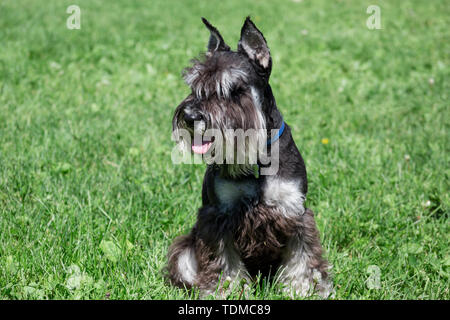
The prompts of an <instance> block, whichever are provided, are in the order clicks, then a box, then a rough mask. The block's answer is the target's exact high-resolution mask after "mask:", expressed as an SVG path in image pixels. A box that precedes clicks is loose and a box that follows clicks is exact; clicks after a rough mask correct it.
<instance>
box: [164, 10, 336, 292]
mask: <svg viewBox="0 0 450 320" xmlns="http://www.w3.org/2000/svg"><path fill="white" fill-rule="evenodd" d="M202 20H203V23H204V24H205V25H206V27H207V28H208V30H209V31H210V38H209V42H208V45H207V52H206V54H205V55H204V56H203V57H201V58H199V59H196V60H193V65H192V66H191V67H189V68H186V69H185V71H184V79H185V81H186V83H187V84H188V85H189V86H190V88H191V90H192V92H191V94H189V95H188V96H187V98H186V99H185V100H184V101H183V102H181V104H180V105H179V106H178V107H177V108H176V110H175V114H174V117H173V130H174V132H177V131H179V130H181V129H184V130H187V131H188V132H189V133H190V137H189V138H191V141H192V140H194V142H192V143H191V141H189V154H190V155H191V153H192V152H193V153H192V154H206V153H207V152H209V151H210V150H211V149H212V146H213V145H214V144H215V143H216V140H214V139H211V138H208V137H206V135H205V136H204V137H202V138H201V139H200V141H198V139H196V138H195V137H194V135H196V134H200V135H202V134H203V133H204V132H205V130H206V129H216V130H218V131H220V132H222V133H223V137H224V140H227V139H228V140H229V139H234V137H233V136H231V135H230V134H228V133H226V132H227V131H228V130H229V129H234V130H237V129H243V130H248V129H255V130H259V131H261V130H262V131H263V132H264V136H265V137H269V135H268V134H267V133H269V132H272V133H273V132H274V131H273V130H275V132H277V134H271V135H270V137H271V138H266V140H265V143H264V145H265V146H266V148H267V152H268V153H274V150H275V149H276V150H277V154H278V157H277V159H276V162H277V169H278V170H276V172H272V173H271V174H265V175H262V174H258V172H261V170H262V169H266V168H267V167H268V166H270V165H271V163H267V161H266V162H265V163H263V162H261V161H260V159H257V161H256V163H254V164H252V163H249V162H248V161H244V163H235V162H230V161H228V160H229V159H228V158H227V159H225V160H224V161H223V162H220V161H216V162H215V163H209V164H208V165H207V169H206V174H205V176H204V180H203V189H202V203H203V205H202V207H201V208H200V209H199V210H198V216H197V222H196V223H195V225H194V227H193V228H192V230H191V232H190V233H189V234H188V235H183V236H179V237H178V238H176V239H175V241H174V242H173V243H172V245H171V246H170V248H169V253H168V267H167V270H168V278H169V280H170V282H171V283H172V284H173V285H176V286H179V287H181V288H198V289H200V292H201V294H203V295H207V294H211V293H213V292H215V290H218V289H219V290H222V291H221V292H224V290H225V291H226V290H227V289H228V288H229V285H230V283H231V284H237V283H241V280H242V279H245V280H246V281H251V280H255V278H256V277H257V276H258V274H260V275H262V276H269V277H270V276H272V277H274V278H276V281H280V282H281V283H282V284H283V287H284V288H285V289H284V290H287V291H288V292H289V293H290V294H291V295H292V296H295V295H299V296H308V295H311V294H313V293H314V292H316V293H318V294H319V295H320V296H322V297H328V296H329V295H330V294H331V293H332V292H333V288H332V282H331V280H330V277H329V275H328V269H329V266H328V263H327V261H326V260H325V259H324V258H323V257H322V247H321V244H320V239H319V232H318V230H317V227H316V223H315V220H314V214H313V212H312V211H311V210H310V209H307V208H305V207H304V201H305V198H306V192H307V179H306V168H305V164H304V162H303V159H302V156H301V155H300V152H299V151H298V149H297V147H296V145H295V142H294V140H293V138H292V135H291V129H290V127H289V126H288V125H287V124H285V122H284V120H283V117H282V116H281V114H280V111H279V110H278V108H277V105H276V102H275V98H274V96H273V94H272V90H271V87H270V85H269V76H270V73H271V69H272V58H271V56H270V51H269V48H268V46H267V43H266V40H265V38H264V36H263V34H262V33H261V32H260V31H259V30H258V29H257V28H256V26H255V24H254V23H253V22H252V21H251V20H250V18H249V17H247V19H246V20H245V22H244V25H243V27H242V29H241V38H240V40H239V42H238V46H237V51H232V50H230V47H229V46H228V45H227V44H226V43H225V42H224V40H223V38H222V36H221V35H220V33H219V32H218V30H217V29H216V28H215V27H213V26H212V25H211V24H210V23H209V22H208V21H207V20H206V19H204V18H202ZM178 140H179V141H178V143H184V144H186V141H184V140H185V139H178ZM216 150H217V148H216ZM233 152H239V151H236V150H234V151H233ZM271 159H272V162H273V161H274V160H273V157H272V158H271ZM216 160H217V159H216ZM247 160H248V159H247ZM255 168H256V170H255ZM227 281H228V283H227V285H226V286H225V285H224V284H225V282H227Z"/></svg>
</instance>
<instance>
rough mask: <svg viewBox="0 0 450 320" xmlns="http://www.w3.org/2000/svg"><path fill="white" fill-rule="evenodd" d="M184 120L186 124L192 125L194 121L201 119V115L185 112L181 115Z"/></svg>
mask: <svg viewBox="0 0 450 320" xmlns="http://www.w3.org/2000/svg"><path fill="white" fill-rule="evenodd" d="M183 119H184V121H185V122H186V124H187V125H188V126H191V127H193V126H194V122H195V121H201V120H202V119H203V117H202V115H201V114H199V113H194V112H193V113H185V114H184V117H183Z"/></svg>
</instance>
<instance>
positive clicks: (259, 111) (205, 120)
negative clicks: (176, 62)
mask: <svg viewBox="0 0 450 320" xmlns="http://www.w3.org/2000/svg"><path fill="white" fill-rule="evenodd" d="M202 20H203V23H204V24H205V25H206V27H207V28H208V30H209V31H210V37H209V41H208V45H207V52H206V53H205V54H204V56H203V57H202V58H200V59H195V60H193V65H192V66H191V67H188V68H186V69H185V70H184V72H183V76H184V80H185V81H186V83H187V85H188V86H189V87H190V88H191V93H190V94H189V95H188V96H187V97H186V98H185V99H184V100H183V101H182V102H181V104H180V105H179V106H178V107H177V108H176V110H175V114H174V117H173V122H172V123H173V130H174V133H177V132H178V131H179V130H180V129H184V130H187V131H188V132H189V133H190V138H191V139H190V141H189V142H188V141H185V140H186V139H183V138H181V135H177V137H178V138H176V140H177V142H178V143H179V144H181V145H184V146H183V147H184V148H188V149H189V150H190V152H194V153H198V154H206V153H208V152H210V150H211V149H214V148H212V146H214V145H215V144H216V143H218V141H215V140H214V138H215V136H211V135H209V136H207V135H205V132H206V131H208V129H212V130H217V131H219V132H220V133H221V134H222V137H223V140H224V142H223V145H224V146H225V145H226V144H227V143H228V142H230V143H231V142H232V143H233V145H234V146H235V148H236V149H235V150H234V153H235V154H236V153H239V152H240V151H242V148H241V147H240V146H239V145H238V144H234V143H235V140H236V136H235V135H233V132H236V130H239V129H240V130H243V131H244V132H248V131H249V130H250V129H251V130H256V131H255V132H263V133H264V135H265V133H266V132H265V130H266V112H267V110H266V109H267V105H268V104H270V103H271V101H268V100H269V98H268V96H271V91H270V87H269V83H268V81H269V76H270V72H271V68H272V59H271V56H270V51H269V48H268V46H267V43H266V40H265V38H264V36H263V34H262V33H261V32H260V31H259V30H258V29H257V28H256V26H255V24H254V23H253V22H252V21H251V20H250V18H249V17H247V19H246V20H245V22H244V25H243V27H242V30H241V38H240V40H239V43H238V46H237V50H236V51H233V50H231V49H230V47H229V46H228V45H227V44H226V43H225V41H224V40H223V38H222V36H221V35H220V33H219V31H218V30H217V29H216V28H215V27H213V26H212V25H211V24H210V23H209V22H208V21H207V20H206V19H204V18H203V19H202ZM268 89H269V92H270V94H267V90H268ZM196 136H197V137H196ZM198 137H200V138H198ZM230 140H233V141H230ZM189 143H190V144H189ZM183 147H182V148H183ZM216 150H217V148H216ZM244 152H245V151H244ZM237 158H238V157H236V159H237ZM216 160H217V159H216ZM229 161H230V160H229V159H225V160H224V163H226V164H232V163H229Z"/></svg>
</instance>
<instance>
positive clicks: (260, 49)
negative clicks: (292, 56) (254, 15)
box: [238, 17, 272, 72]
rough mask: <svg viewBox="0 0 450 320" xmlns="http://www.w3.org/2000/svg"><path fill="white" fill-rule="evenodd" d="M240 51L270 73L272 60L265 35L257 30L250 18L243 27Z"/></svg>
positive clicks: (239, 44) (239, 45)
mask: <svg viewBox="0 0 450 320" xmlns="http://www.w3.org/2000/svg"><path fill="white" fill-rule="evenodd" d="M238 51H239V52H243V53H245V54H246V55H247V56H248V57H249V59H250V60H252V61H254V62H256V63H257V64H258V65H259V66H260V67H262V68H263V69H264V70H265V71H269V72H270V69H271V68H272V58H271V57H270V50H269V47H268V46H267V42H266V39H265V38H264V36H263V34H262V33H261V31H259V30H258V28H256V26H255V24H254V23H253V21H252V20H250V17H247V19H245V22H244V25H243V26H242V29H241V39H240V40H239V43H238Z"/></svg>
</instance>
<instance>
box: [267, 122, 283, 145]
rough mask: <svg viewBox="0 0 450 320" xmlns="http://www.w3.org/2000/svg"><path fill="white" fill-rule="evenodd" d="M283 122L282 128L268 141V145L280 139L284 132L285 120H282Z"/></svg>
mask: <svg viewBox="0 0 450 320" xmlns="http://www.w3.org/2000/svg"><path fill="white" fill-rule="evenodd" d="M282 121H283V122H282V123H281V128H280V129H279V130H278V132H277V134H276V135H275V136H274V137H273V138H272V139H270V140H269V141H267V145H268V146H270V145H271V144H272V143H274V142H275V141H277V140H278V139H280V137H281V135H282V134H283V131H284V126H285V125H284V120H282Z"/></svg>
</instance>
